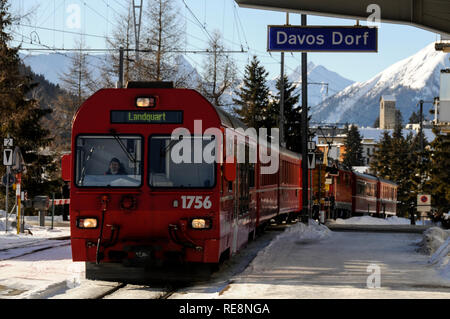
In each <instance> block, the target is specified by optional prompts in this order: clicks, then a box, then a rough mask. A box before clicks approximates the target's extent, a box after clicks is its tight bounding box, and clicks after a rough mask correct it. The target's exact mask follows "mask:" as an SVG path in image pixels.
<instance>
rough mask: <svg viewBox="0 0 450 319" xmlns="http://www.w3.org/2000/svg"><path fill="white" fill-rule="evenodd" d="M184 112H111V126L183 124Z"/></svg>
mask: <svg viewBox="0 0 450 319" xmlns="http://www.w3.org/2000/svg"><path fill="white" fill-rule="evenodd" d="M182 123H183V112H182V111H111V124H182Z"/></svg>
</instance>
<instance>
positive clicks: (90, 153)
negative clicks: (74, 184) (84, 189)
mask: <svg viewBox="0 0 450 319" xmlns="http://www.w3.org/2000/svg"><path fill="white" fill-rule="evenodd" d="M94 151H95V147H94V146H92V147H91V149H90V150H89V153H88V155H87V156H86V160H85V161H84V163H83V168H82V169H81V178H80V180H79V183H78V184H79V185H83V183H84V178H85V177H86V165H87V163H88V162H89V161H90V160H91V158H92V154H93V153H94Z"/></svg>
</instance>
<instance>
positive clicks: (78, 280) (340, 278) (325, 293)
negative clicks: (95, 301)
mask: <svg viewBox="0 0 450 319" xmlns="http://www.w3.org/2000/svg"><path fill="white" fill-rule="evenodd" d="M364 219H366V222H367V217H366V218H364ZM360 221H361V220H360ZM387 222H390V223H394V222H398V223H400V222H402V220H401V219H396V218H393V219H390V220H389V219H388V220H387ZM30 227H31V231H32V232H33V233H34V234H36V235H35V236H39V237H34V236H30V235H16V234H15V233H12V232H9V233H8V234H5V233H4V232H0V298H2V299H24V298H37V299H47V298H62V299H64V298H72V299H78V298H86V296H88V292H89V293H91V294H92V291H93V289H94V288H98V287H93V288H92V289H91V288H89V289H88V291H86V289H78V288H83V287H89V282H90V281H86V280H85V269H84V263H74V262H72V259H71V247H70V241H67V240H66V241H49V240H48V239H47V238H49V237H54V236H56V235H59V236H61V235H67V234H68V233H69V228H65V229H58V228H55V229H54V230H53V231H51V230H49V227H38V226H30ZM448 234H449V232H448V231H443V230H441V229H439V228H430V229H428V230H427V231H426V232H425V233H424V235H423V236H421V235H418V234H391V233H389V234H388V233H362V232H359V233H358V232H345V233H340V232H331V231H330V230H329V229H328V228H327V227H325V226H323V225H320V224H318V223H316V222H315V221H310V224H309V225H308V226H306V225H304V224H302V223H297V224H295V225H292V226H290V227H288V228H287V229H286V230H285V231H284V232H283V233H281V234H278V235H275V234H273V233H271V234H270V235H273V236H272V237H271V238H274V236H276V237H275V238H274V239H273V240H272V241H270V244H268V245H267V244H265V245H267V246H266V247H265V248H263V249H260V250H256V251H258V253H257V255H256V257H255V258H254V259H253V261H252V262H251V263H250V261H248V262H246V263H242V262H241V263H242V265H243V266H242V265H240V266H239V267H238V268H239V269H240V270H239V271H238V272H236V271H233V272H232V273H230V271H228V272H227V270H226V269H225V271H221V272H219V274H218V275H217V276H215V278H214V280H211V281H210V282H207V283H201V284H199V285H197V286H194V287H190V288H186V290H181V291H179V292H177V293H175V294H174V295H173V296H172V297H173V298H178V299H198V298H202V299H209V298H227V299H228V298H235V299H244V298H275V299H278V298H283V299H297V298H450V276H449V273H450V271H449V264H450V263H449V236H448ZM422 237H423V238H424V239H422V241H421V240H420V239H421V238H422ZM262 238H264V236H263V237H262ZM33 241H34V242H33ZM50 242H51V243H50ZM260 242H261V241H258V240H257V241H254V242H252V243H250V244H249V247H250V248H251V247H252V245H255V244H256V245H262V244H260ZM266 242H268V241H266ZM420 243H422V245H420ZM14 245H16V246H14ZM22 245H25V246H22ZM45 245H49V246H48V247H53V248H52V249H47V250H43V251H39V252H35V253H33V254H29V253H27V251H28V250H30V249H34V248H36V247H37V248H40V247H41V246H42V247H44V248H45V247H47V246H45ZM418 245H419V246H421V247H422V248H423V247H424V246H426V247H429V250H428V254H424V253H423V252H422V253H421V252H418V249H417V246H418ZM14 247H16V248H14ZM27 249H28V250H27ZM248 251H249V250H248V248H247V250H244V251H242V252H241V253H240V254H242V255H244V259H246V258H245V254H249V256H250V255H251V254H250V253H248ZM12 253H14V254H15V255H13V258H11V254H12ZM255 254H256V252H255ZM14 256H15V257H14ZM249 258H250V257H249ZM252 258H253V257H252ZM249 260H250V259H249ZM230 262H231V263H236V262H237V259H236V258H235V259H232V260H231V261H230ZM248 263H250V264H249V266H248V267H245V266H246V265H247V264H248ZM373 265H375V268H376V267H379V270H380V274H381V281H380V282H381V287H380V288H377V289H369V288H367V286H366V285H367V279H368V276H369V275H370V274H371V272H369V268H370V267H371V266H373ZM86 283H87V285H85V284H86ZM96 285H97V284H96ZM94 286H95V285H94ZM105 287H106V286H105ZM143 290H145V292H146V295H145V296H151V295H152V296H153V295H155V293H157V292H155V291H152V290H151V289H150V290H148V289H146V288H143V287H135V286H130V288H129V289H128V290H126V291H119V292H118V293H120V294H118V295H115V296H112V297H117V298H133V297H134V298H142V295H139V294H142V292H143ZM71 292H72V294H71ZM134 293H136V295H134Z"/></svg>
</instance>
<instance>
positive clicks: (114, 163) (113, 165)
mask: <svg viewBox="0 0 450 319" xmlns="http://www.w3.org/2000/svg"><path fill="white" fill-rule="evenodd" d="M126 174H127V172H126V171H125V169H124V168H123V165H122V163H121V162H120V161H119V160H118V159H117V158H113V159H112V160H111V162H109V169H108V170H107V171H106V173H105V175H126Z"/></svg>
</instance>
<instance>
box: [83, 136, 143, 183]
mask: <svg viewBox="0 0 450 319" xmlns="http://www.w3.org/2000/svg"><path fill="white" fill-rule="evenodd" d="M75 176H76V181H75V183H76V185H77V186H78V187H139V186H140V185H141V184H142V138H141V137H139V136H79V137H78V138H77V141H76V163H75Z"/></svg>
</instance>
